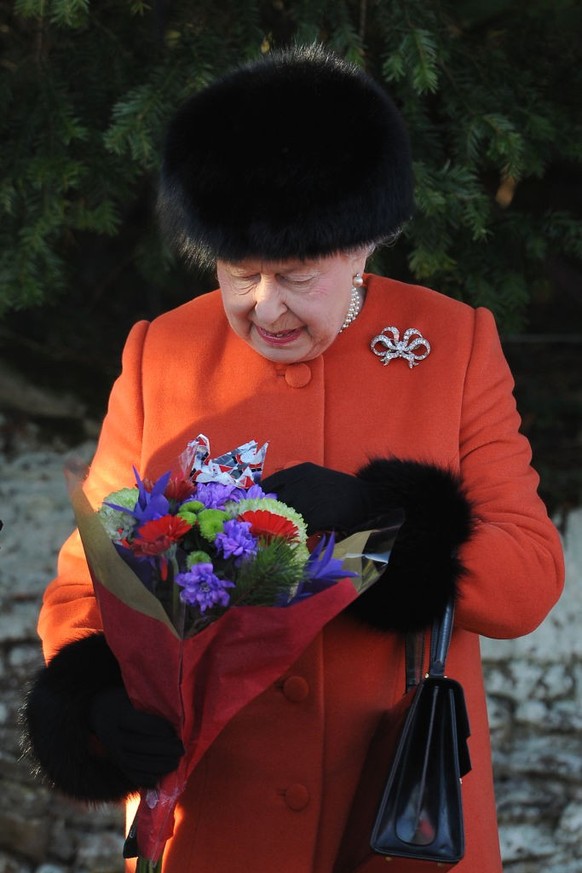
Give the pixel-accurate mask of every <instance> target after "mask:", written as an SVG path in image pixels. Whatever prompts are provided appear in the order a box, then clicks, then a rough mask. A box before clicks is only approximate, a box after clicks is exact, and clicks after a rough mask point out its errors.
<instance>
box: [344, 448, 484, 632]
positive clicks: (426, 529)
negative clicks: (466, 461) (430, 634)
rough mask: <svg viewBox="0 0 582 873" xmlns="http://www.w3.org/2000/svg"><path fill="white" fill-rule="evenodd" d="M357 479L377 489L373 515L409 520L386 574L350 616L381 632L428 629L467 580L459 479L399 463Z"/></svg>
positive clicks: (374, 467)
mask: <svg viewBox="0 0 582 873" xmlns="http://www.w3.org/2000/svg"><path fill="white" fill-rule="evenodd" d="M358 476H359V477H360V478H361V479H365V480H366V481H367V482H370V483H371V484H373V485H374V486H375V487H374V488H373V493H374V506H373V512H374V513H375V514H377V515H378V516H381V515H382V512H383V511H384V512H386V511H387V510H389V509H393V508H396V507H401V508H402V509H404V511H405V513H406V520H405V522H404V524H403V525H402V528H401V529H400V532H399V534H398V537H397V539H396V543H395V544H394V549H393V551H392V555H391V557H390V563H389V565H388V567H387V568H386V570H385V572H384V574H383V575H382V576H381V577H380V579H379V580H378V582H376V584H375V585H373V586H372V587H371V588H369V589H368V590H367V591H365V592H364V593H363V594H362V595H360V597H358V599H357V600H356V601H354V603H352V604H351V605H350V606H349V607H348V610H349V612H350V614H351V615H354V616H356V617H358V618H360V619H362V620H363V621H365V622H366V623H368V624H370V625H372V626H373V627H376V628H378V629H380V630H389V631H399V632H403V633H404V632H408V631H416V630H421V629H423V628H427V627H428V626H429V625H430V624H431V623H432V621H433V620H434V619H435V618H437V617H438V616H440V615H441V613H442V611H443V609H444V607H445V605H446V603H447V601H448V600H449V599H450V598H453V599H454V598H455V597H456V594H457V584H458V581H459V579H460V577H461V576H462V574H463V566H462V563H461V561H460V559H459V557H458V550H459V547H460V546H461V545H462V544H463V543H464V542H466V541H467V540H468V539H469V537H470V535H471V530H472V526H473V521H472V512H471V505H470V503H469V501H468V499H467V497H466V496H465V493H464V491H463V488H462V485H461V482H460V479H459V477H458V476H455V475H454V474H453V473H451V472H450V471H448V470H444V469H442V468H439V467H435V466H432V465H430V464H424V463H420V462H417V461H402V460H398V459H390V460H383V459H377V460H374V461H372V462H371V463H370V464H368V465H367V466H366V467H364V468H363V469H362V470H360V471H359V472H358Z"/></svg>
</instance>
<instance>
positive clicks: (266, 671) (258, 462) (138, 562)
mask: <svg viewBox="0 0 582 873" xmlns="http://www.w3.org/2000/svg"><path fill="white" fill-rule="evenodd" d="M266 450H267V445H266V444H265V445H264V446H263V447H262V448H260V449H259V448H258V446H257V443H256V442H254V441H252V442H249V443H246V444H245V445H243V446H240V447H238V448H236V449H234V450H233V451H232V452H228V453H227V454H226V455H223V456H221V457H219V458H216V459H214V460H211V459H210V447H209V443H208V439H207V438H206V437H205V436H204V435H203V434H200V435H199V436H198V437H197V438H196V439H195V440H193V441H192V442H191V443H189V444H188V446H187V448H186V450H185V452H184V453H183V455H182V457H181V470H182V473H181V475H179V476H172V475H171V474H170V473H169V472H168V473H166V474H164V475H163V476H161V477H160V478H159V479H157V481H155V482H151V481H147V480H142V479H141V478H140V476H139V474H138V473H137V471H135V470H134V472H135V477H136V485H135V486H134V487H132V488H123V489H121V490H119V491H117V492H115V493H113V494H111V495H109V496H108V497H107V498H106V499H105V501H104V502H103V504H102V506H101V507H100V509H99V510H98V512H97V513H95V512H94V511H93V509H92V508H91V506H90V504H89V502H88V501H87V498H86V497H85V495H84V493H83V491H82V488H81V485H80V482H78V481H77V482H75V483H72V484H71V497H72V502H73V506H74V509H75V515H76V519H77V524H78V527H79V532H80V535H81V538H82V541H83V546H84V549H85V552H86V556H87V560H88V563H89V567H90V570H91V575H92V578H93V584H94V588H95V593H96V596H97V599H98V601H99V606H100V610H101V615H102V618H103V627H104V632H105V636H106V639H107V642H108V644H109V646H110V648H111V650H112V651H113V653H114V654H115V656H116V658H117V660H118V662H119V664H120V668H121V672H122V676H123V681H124V684H125V687H126V689H127V692H128V694H129V696H130V698H131V700H132V702H133V704H134V705H135V706H136V707H138V708H140V709H143V710H145V711H149V712H153V713H155V714H157V715H161V716H162V717H164V718H166V719H168V720H169V721H170V722H171V723H172V724H173V726H174V728H175V730H176V732H177V734H178V736H179V737H180V739H181V740H182V743H183V746H184V749H185V754H184V755H183V757H182V759H181V761H180V765H179V767H178V769H177V770H176V771H174V772H173V773H170V774H168V775H167V776H166V777H164V778H163V779H162V780H160V782H159V783H158V786H157V787H156V788H155V789H150V790H147V791H143V792H142V793H141V799H140V805H139V808H138V813H137V816H136V821H135V822H134V826H133V827H132V829H131V830H130V834H129V836H128V840H127V842H126V851H125V855H126V857H134V856H135V855H138V862H137V871H138V873H153V871H156V870H159V869H160V865H161V856H162V853H163V849H164V845H165V843H166V842H167V840H168V839H169V838H170V837H171V835H172V832H173V813H174V808H175V805H176V803H177V801H178V798H179V796H180V794H181V793H182V791H183V790H184V788H185V785H186V781H187V779H188V776H189V774H190V773H191V772H192V770H193V769H194V767H195V766H196V765H197V763H198V762H199V761H200V759H201V757H202V755H203V754H204V752H205V751H206V749H207V748H208V747H209V745H210V744H211V743H212V742H213V740H214V739H216V737H217V736H218V734H219V733H220V731H221V730H222V729H223V728H224V727H225V726H226V724H228V722H229V721H230V720H231V719H232V718H233V717H234V716H235V715H236V713H237V712H239V711H240V709H241V708H242V707H244V706H245V705H246V704H248V703H250V701H251V700H253V699H254V698H255V697H256V696H258V695H259V694H260V693H261V692H262V691H264V690H265V689H266V688H267V687H268V686H269V685H270V684H271V683H272V682H274V681H275V680H276V679H277V678H278V677H279V676H280V675H281V674H282V673H284V672H285V670H286V669H288V668H289V667H290V666H291V664H292V663H293V662H294V661H295V660H296V659H297V658H298V657H299V655H300V654H301V653H302V652H303V651H304V650H305V648H306V647H307V646H308V645H309V644H310V643H311V641H312V640H313V639H314V638H315V637H316V635H317V634H318V632H319V631H320V630H321V628H322V627H323V626H324V625H325V624H326V623H327V622H328V621H330V620H331V619H332V618H333V617H334V616H335V615H337V614H338V613H339V612H340V611H341V610H342V609H344V608H345V607H346V606H347V605H348V604H349V603H350V602H351V601H352V600H353V599H354V598H355V597H356V596H357V595H358V593H360V591H362V590H363V589H364V588H366V587H368V585H370V584H373V582H374V581H375V580H376V579H377V578H378V576H379V575H380V573H381V572H382V570H383V569H384V567H385V565H386V562H387V560H388V556H389V552H390V549H391V547H392V544H393V541H394V539H395V537H396V534H397V532H398V529H399V527H400V524H399V523H396V524H394V525H393V526H392V527H390V528H389V529H386V530H383V531H382V533H381V544H380V548H379V547H378V543H377V542H375V543H372V542H371V540H370V532H364V533H363V534H357V535H355V537H354V538H348V540H344V541H343V542H342V543H341V544H339V545H337V544H336V543H335V542H334V538H333V534H332V535H330V536H329V537H323V538H317V539H316V542H315V544H314V543H313V542H311V541H308V538H307V531H306V525H305V522H304V520H303V518H302V517H301V516H300V515H299V514H298V513H297V512H296V511H295V510H293V509H292V508H291V507H289V506H287V505H285V504H284V503H282V502H280V501H278V500H277V499H276V496H275V495H270V494H265V493H264V492H263V490H262V488H261V487H260V484H259V481H260V477H261V473H262V467H263V462H264V458H265V453H266ZM400 521H401V520H400ZM367 545H368V546H369V549H368V551H367V548H366V546H367ZM310 547H311V550H310ZM235 607H236V608H235ZM266 607H267V608H266ZM129 629H131V632H130V633H129V632H128V630H129Z"/></svg>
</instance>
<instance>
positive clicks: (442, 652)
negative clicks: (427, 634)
mask: <svg viewBox="0 0 582 873" xmlns="http://www.w3.org/2000/svg"><path fill="white" fill-rule="evenodd" d="M454 617H455V606H454V603H453V601H452V600H449V602H448V603H447V605H446V606H445V611H444V612H443V614H442V616H441V617H440V618H438V619H436V620H435V622H434V624H433V626H432V634H431V638H430V663H429V667H428V674H429V676H444V675H445V662H446V660H447V654H448V651H449V645H450V642H451V635H452V633H453V620H454Z"/></svg>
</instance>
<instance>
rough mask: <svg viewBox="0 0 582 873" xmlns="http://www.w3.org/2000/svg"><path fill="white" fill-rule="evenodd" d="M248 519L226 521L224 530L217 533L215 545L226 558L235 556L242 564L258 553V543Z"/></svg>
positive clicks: (237, 562) (238, 562)
mask: <svg viewBox="0 0 582 873" xmlns="http://www.w3.org/2000/svg"><path fill="white" fill-rule="evenodd" d="M250 527H251V525H250V523H249V522H248V521H237V520H236V519H235V518H233V519H231V520H230V521H225V522H224V531H223V533H219V534H217V535H216V537H215V539H214V545H215V546H216V548H217V549H218V551H220V552H222V554H223V555H224V557H225V558H231V557H234V558H235V559H236V561H235V563H236V564H240V563H241V562H242V561H244V560H245V558H251V557H253V556H254V555H256V553H257V549H258V544H257V540H256V539H255V537H254V536H253V535H252V534H251V533H250Z"/></svg>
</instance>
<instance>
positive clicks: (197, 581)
mask: <svg viewBox="0 0 582 873" xmlns="http://www.w3.org/2000/svg"><path fill="white" fill-rule="evenodd" d="M213 569H214V567H213V566H212V564H194V566H193V567H191V568H190V569H189V570H188V571H187V572H186V573H178V575H177V576H176V583H177V584H178V585H179V586H180V587H181V588H182V591H181V592H180V600H181V601H182V602H183V603H187V604H188V606H197V607H198V608H199V610H200V612H206V610H207V609H211V608H212V607H213V606H228V604H229V602H230V595H229V594H228V592H227V590H226V589H227V588H234V587H235V586H234V582H230V581H229V580H228V579H219V578H218V576H216V575H215V574H214V573H213V572H212V571H213Z"/></svg>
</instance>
